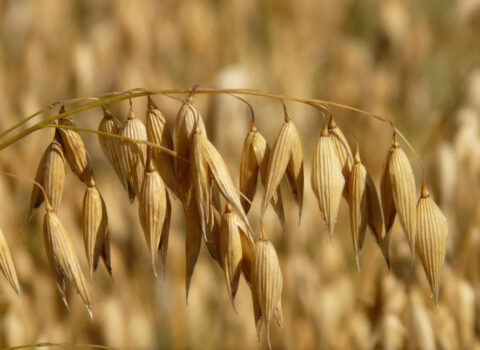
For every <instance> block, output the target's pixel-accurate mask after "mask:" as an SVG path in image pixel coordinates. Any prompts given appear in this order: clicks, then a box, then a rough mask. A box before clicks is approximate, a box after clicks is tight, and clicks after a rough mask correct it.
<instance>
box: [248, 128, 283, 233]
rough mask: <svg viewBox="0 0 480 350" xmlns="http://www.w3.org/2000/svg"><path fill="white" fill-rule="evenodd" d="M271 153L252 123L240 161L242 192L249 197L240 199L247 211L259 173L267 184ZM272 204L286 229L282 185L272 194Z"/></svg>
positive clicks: (263, 182) (263, 183)
mask: <svg viewBox="0 0 480 350" xmlns="http://www.w3.org/2000/svg"><path fill="white" fill-rule="evenodd" d="M270 154H271V151H270V147H269V146H268V144H267V141H266V140H265V138H264V137H263V136H262V134H260V133H259V132H258V131H257V129H256V127H255V126H254V125H252V129H251V130H250V132H249V133H248V134H247V137H246V139H245V142H244V144H243V150H242V158H241V163H240V192H241V193H242V194H243V195H244V196H245V197H247V198H244V197H243V196H242V197H241V198H240V200H241V202H242V206H243V208H244V210H245V213H248V212H249V210H250V206H251V202H252V201H253V198H254V197H255V192H256V188H257V180H258V175H259V174H260V180H261V182H262V185H263V186H264V187H265V186H266V183H267V169H268V159H269V158H270ZM270 204H271V205H272V207H273V209H274V210H275V213H276V214H277V216H278V219H279V220H280V224H281V226H282V228H283V230H285V213H284V209H283V201H282V193H281V191H280V187H278V188H277V190H276V192H275V193H274V195H273V196H272V199H271V200H270Z"/></svg>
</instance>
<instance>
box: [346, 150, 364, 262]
mask: <svg viewBox="0 0 480 350" xmlns="http://www.w3.org/2000/svg"><path fill="white" fill-rule="evenodd" d="M348 179H349V180H348V203H349V207H350V228H351V231H352V241H353V248H354V251H355V258H356V262H357V268H358V269H359V270H360V262H359V255H360V250H361V249H362V246H363V242H364V240H365V232H366V230H367V184H366V182H367V169H366V168H365V166H364V165H363V164H362V163H361V161H360V154H359V152H358V149H357V152H356V154H355V156H354V164H353V166H352V171H351V173H350V176H349V178H348Z"/></svg>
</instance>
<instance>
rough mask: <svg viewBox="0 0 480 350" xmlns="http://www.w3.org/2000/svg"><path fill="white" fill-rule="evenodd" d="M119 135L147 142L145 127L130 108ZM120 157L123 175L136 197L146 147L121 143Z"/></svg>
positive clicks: (143, 170) (140, 186) (142, 170)
mask: <svg viewBox="0 0 480 350" xmlns="http://www.w3.org/2000/svg"><path fill="white" fill-rule="evenodd" d="M120 135H121V136H124V137H128V138H131V139H135V140H141V141H147V130H146V129H145V125H143V123H142V122H141V121H140V120H139V119H137V118H136V117H135V115H134V114H133V110H132V107H130V110H129V112H128V118H127V120H126V121H125V124H124V125H123V128H122V130H121V131H120ZM120 155H121V159H120V160H121V164H122V169H123V173H124V174H125V176H126V178H127V180H128V182H129V183H130V185H131V186H132V188H133V190H134V191H135V195H136V196H137V197H138V196H139V195H140V191H141V190H142V184H143V176H144V175H145V162H146V160H147V146H146V145H145V144H141V143H135V142H130V141H125V140H122V141H121V145H120Z"/></svg>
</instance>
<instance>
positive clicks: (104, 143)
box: [98, 107, 135, 203]
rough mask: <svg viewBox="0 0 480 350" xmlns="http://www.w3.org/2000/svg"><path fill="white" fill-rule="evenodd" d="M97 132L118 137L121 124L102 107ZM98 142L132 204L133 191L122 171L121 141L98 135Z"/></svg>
mask: <svg viewBox="0 0 480 350" xmlns="http://www.w3.org/2000/svg"><path fill="white" fill-rule="evenodd" d="M98 130H99V131H102V132H105V133H108V134H113V135H120V131H121V130H122V123H121V121H120V120H119V119H118V118H116V117H115V116H114V115H113V114H112V113H110V111H108V110H107V109H106V108H105V107H104V108H103V118H102V120H101V121H100V124H99V125H98ZM98 141H99V142H100V146H101V148H102V151H103V153H104V154H105V156H106V157H107V159H108V161H109V162H110V164H111V165H112V167H113V169H114V170H115V173H116V174H117V176H118V178H119V180H120V182H121V183H122V186H123V188H125V190H126V191H127V193H128V197H129V199H130V202H131V203H132V202H133V201H134V200H135V191H134V190H133V188H132V186H131V185H130V183H129V182H128V180H127V175H126V173H125V172H124V171H123V167H122V154H121V147H122V141H121V140H120V139H118V138H115V137H108V136H106V135H100V134H99V135H98Z"/></svg>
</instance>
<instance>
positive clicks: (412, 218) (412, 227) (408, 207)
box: [388, 134, 417, 257]
mask: <svg viewBox="0 0 480 350" xmlns="http://www.w3.org/2000/svg"><path fill="white" fill-rule="evenodd" d="M388 163H389V165H388V168H389V172H390V181H391V183H392V188H393V200H394V203H395V208H396V210H397V213H398V217H399V218H400V223H401V224H402V227H403V230H404V231H405V234H406V235H407V239H408V243H409V244H410V251H411V252H412V257H413V253H414V251H415V234H416V229H417V227H416V216H417V215H416V203H417V194H416V188H415V176H414V174H413V170H412V167H411V165H410V162H409V161H408V158H407V155H406V154H405V152H404V151H403V150H402V149H401V148H400V146H399V145H398V143H397V141H396V134H395V135H394V139H393V145H392V149H391V153H390V159H389V161H388Z"/></svg>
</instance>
